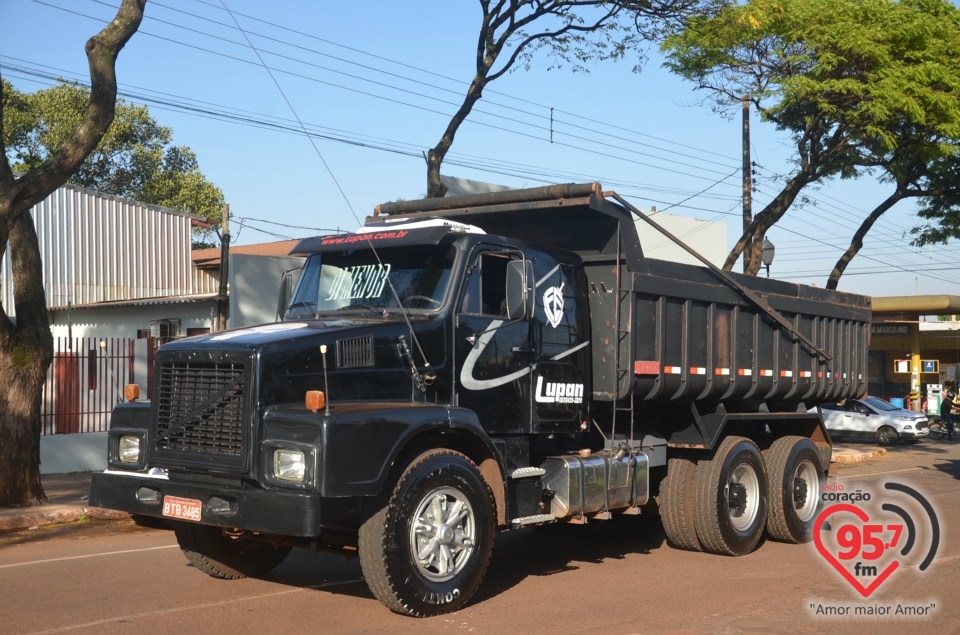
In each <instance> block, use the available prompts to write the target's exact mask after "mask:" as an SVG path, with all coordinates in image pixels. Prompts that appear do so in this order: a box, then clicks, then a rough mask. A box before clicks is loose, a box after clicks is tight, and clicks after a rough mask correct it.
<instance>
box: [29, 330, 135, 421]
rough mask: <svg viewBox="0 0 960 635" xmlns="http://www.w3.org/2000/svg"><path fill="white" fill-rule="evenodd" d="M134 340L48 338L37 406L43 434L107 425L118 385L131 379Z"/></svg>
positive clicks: (120, 393) (120, 387)
mask: <svg viewBox="0 0 960 635" xmlns="http://www.w3.org/2000/svg"><path fill="white" fill-rule="evenodd" d="M135 341H136V340H134V339H130V338H93V337H75V338H66V337H57V338H54V345H53V363H52V364H51V365H50V370H49V371H48V372H47V380H46V382H45V383H44V386H43V401H42V403H41V406H40V421H41V424H42V431H43V434H70V433H77V432H106V431H107V429H108V428H109V425H110V413H111V412H112V411H113V407H114V406H115V405H116V404H118V403H120V402H121V401H123V387H124V385H126V384H129V383H134V378H133V377H134V359H135V354H134V342H135Z"/></svg>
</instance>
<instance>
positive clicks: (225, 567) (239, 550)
mask: <svg viewBox="0 0 960 635" xmlns="http://www.w3.org/2000/svg"><path fill="white" fill-rule="evenodd" d="M174 532H175V533H176V535H177V542H178V543H179V544H180V550H181V551H183V555H184V556H186V557H187V560H189V561H190V564H192V565H193V566H194V567H195V568H197V569H199V570H200V571H203V572H204V573H206V574H207V575H209V576H211V577H214V578H219V579H221V580H239V579H240V578H247V577H250V578H258V577H260V576H262V575H266V574H267V573H269V572H270V571H272V570H273V569H274V568H276V566H277V565H279V564H280V563H281V562H283V559H284V558H286V557H287V554H289V553H290V547H275V546H273V545H272V544H270V543H269V542H261V541H259V540H247V539H244V538H232V537H230V536H227V535H225V534H224V533H223V530H221V529H220V528H219V527H210V526H209V525H194V524H192V523H187V522H177V523H176V526H175V527H174Z"/></svg>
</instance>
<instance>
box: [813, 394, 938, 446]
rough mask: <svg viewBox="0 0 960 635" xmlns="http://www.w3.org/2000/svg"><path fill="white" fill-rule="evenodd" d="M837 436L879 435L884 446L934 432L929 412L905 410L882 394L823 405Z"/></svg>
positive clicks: (834, 435) (827, 424)
mask: <svg viewBox="0 0 960 635" xmlns="http://www.w3.org/2000/svg"><path fill="white" fill-rule="evenodd" d="M820 407H821V409H822V410H823V421H824V423H825V424H826V426H827V430H829V431H830V435H831V436H832V437H833V438H838V437H876V438H877V440H878V441H880V443H882V444H883V445H894V444H896V443H897V442H899V441H915V440H918V439H921V438H923V437H925V436H927V435H928V434H929V433H930V421H929V419H927V415H925V414H923V413H921V412H914V411H912V410H904V409H903V408H898V407H896V406H894V405H893V404H891V403H890V402H889V401H884V400H883V399H880V398H878V397H866V398H864V399H847V400H846V401H844V402H842V403H839V404H836V403H829V404H823V405H822V406H820Z"/></svg>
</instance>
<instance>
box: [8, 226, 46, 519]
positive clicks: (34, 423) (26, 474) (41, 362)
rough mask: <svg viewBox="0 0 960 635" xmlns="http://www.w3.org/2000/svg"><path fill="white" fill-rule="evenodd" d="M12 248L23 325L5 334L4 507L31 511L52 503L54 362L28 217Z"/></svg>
mask: <svg viewBox="0 0 960 635" xmlns="http://www.w3.org/2000/svg"><path fill="white" fill-rule="evenodd" d="M5 238H6V236H3V235H0V239H5ZM3 242H4V243H6V242H7V241H6V240H3ZM9 245H10V257H11V264H12V265H13V266H12V269H13V283H14V290H15V304H16V308H17V323H18V325H19V326H18V327H17V328H6V329H3V334H2V335H0V386H3V390H0V507H28V506H31V505H40V504H43V503H44V502H46V500H47V497H46V495H45V494H44V492H43V486H42V485H41V484H40V400H41V398H42V396H43V382H44V380H45V379H46V377H47V369H48V368H50V362H51V361H52V360H53V336H52V335H51V333H50V326H49V323H48V322H47V310H46V302H45V298H44V292H43V268H42V265H41V262H40V250H39V247H38V244H37V234H36V230H35V229H34V226H33V218H32V217H31V216H30V214H29V213H25V214H21V215H20V217H19V218H18V219H17V221H16V222H15V223H14V225H13V230H12V231H11V232H10V236H9ZM2 319H3V320H5V321H6V322H7V325H9V324H10V322H9V320H8V318H7V317H6V316H4V317H3V318H2Z"/></svg>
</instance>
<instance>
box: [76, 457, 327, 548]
mask: <svg viewBox="0 0 960 635" xmlns="http://www.w3.org/2000/svg"><path fill="white" fill-rule="evenodd" d="M141 488H147V489H150V490H154V491H156V492H157V493H158V495H157V499H158V502H152V503H151V502H143V501H141V500H140V499H139V498H138V496H137V491H138V490H140V489H141ZM164 496H177V497H180V498H191V499H194V500H199V501H200V502H201V503H202V505H203V508H202V512H201V518H200V524H202V525H214V526H217V527H228V528H237V529H245V530H247V531H258V532H261V533H268V534H277V535H281V536H318V535H320V524H321V514H320V512H321V507H322V506H321V501H322V499H321V497H320V496H319V495H317V494H305V493H302V492H287V491H281V490H272V489H271V490H262V489H241V488H229V487H221V486H218V485H203V484H199V483H182V482H177V481H171V480H169V479H168V478H166V477H158V476H152V475H147V474H140V473H124V472H116V471H107V472H97V473H95V474H94V475H93V481H92V483H91V486H90V504H91V505H94V506H96V507H105V508H107V509H117V510H120V511H125V512H128V513H131V514H141V515H143V516H154V517H156V518H165V517H164V516H163V513H162V509H163V505H162V502H163V497H164ZM212 497H217V498H219V499H222V500H227V501H232V502H233V503H234V504H232V505H230V509H229V510H226V511H223V512H217V511H214V510H212V509H211V506H210V499H211V498H212ZM184 522H190V521H184Z"/></svg>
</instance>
